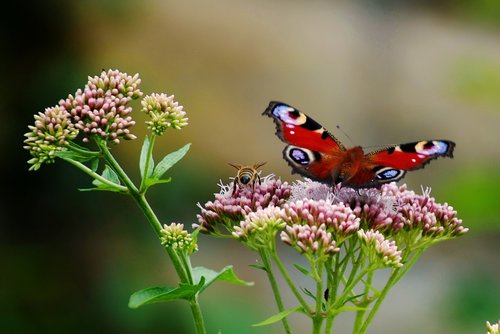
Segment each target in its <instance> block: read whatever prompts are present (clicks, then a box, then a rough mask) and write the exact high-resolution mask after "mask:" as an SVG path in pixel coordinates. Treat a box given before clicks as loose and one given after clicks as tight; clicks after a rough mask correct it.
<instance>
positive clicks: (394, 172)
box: [375, 167, 404, 181]
mask: <svg viewBox="0 0 500 334" xmlns="http://www.w3.org/2000/svg"><path fill="white" fill-rule="evenodd" d="M403 175H404V171H403V170H401V169H394V168H390V167H385V168H381V169H379V170H378V171H376V172H375V176H376V177H377V179H379V180H384V181H385V180H395V179H399V178H400V177H402V176H403Z"/></svg>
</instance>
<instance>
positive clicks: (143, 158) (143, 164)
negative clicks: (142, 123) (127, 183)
mask: <svg viewBox="0 0 500 334" xmlns="http://www.w3.org/2000/svg"><path fill="white" fill-rule="evenodd" d="M149 145H151V143H150V141H149V138H148V136H146V137H144V143H143V144H142V148H141V155H140V158H139V170H140V172H141V176H142V177H144V178H148V177H150V176H151V173H152V172H153V169H154V167H155V162H154V160H153V156H152V155H151V156H150V157H149V165H148V172H147V174H145V173H144V169H145V168H146V161H147V158H148V151H149Z"/></svg>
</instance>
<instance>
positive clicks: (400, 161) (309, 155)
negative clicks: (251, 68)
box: [263, 101, 455, 188]
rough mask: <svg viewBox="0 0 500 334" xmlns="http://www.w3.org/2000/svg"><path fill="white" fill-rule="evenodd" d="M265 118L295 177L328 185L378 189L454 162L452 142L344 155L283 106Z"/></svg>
mask: <svg viewBox="0 0 500 334" xmlns="http://www.w3.org/2000/svg"><path fill="white" fill-rule="evenodd" d="M263 115H267V116H269V117H271V118H272V119H273V120H274V122H275V124H276V135H277V136H278V137H279V138H280V139H281V140H282V141H284V142H285V143H287V144H288V145H287V146H286V147H285V149H284V150H283V157H284V158H285V160H286V161H287V162H288V164H289V165H290V167H292V173H299V174H301V175H303V176H306V177H308V178H311V179H313V180H316V181H320V182H324V183H329V184H336V183H340V182H341V183H342V184H343V185H345V186H349V187H353V188H370V187H379V186H380V185H382V184H383V183H387V182H392V181H397V180H400V179H401V178H403V176H404V175H405V174H406V171H409V170H415V169H420V168H423V167H424V166H425V165H426V164H427V163H429V162H430V161H431V160H433V159H436V158H438V157H441V156H442V157H450V158H453V149H454V148H455V143H454V142H452V141H449V140H422V141H418V142H413V143H407V144H401V145H396V146H389V147H385V148H383V149H381V150H377V151H374V152H370V153H367V154H365V153H364V151H363V149H362V148H361V146H356V147H352V148H348V149H346V148H345V147H344V145H342V143H341V142H340V141H339V140H338V139H337V138H335V137H334V136H333V135H332V134H331V133H330V132H328V131H327V130H325V129H324V128H323V127H322V126H321V125H320V124H319V123H317V122H316V121H315V120H313V119H312V118H310V117H309V116H307V115H306V114H304V113H302V112H300V111H299V110H297V109H295V108H294V107H292V106H289V105H287V104H285V103H282V102H277V101H271V102H270V103H269V106H268V107H267V109H266V110H265V111H264V113H263Z"/></svg>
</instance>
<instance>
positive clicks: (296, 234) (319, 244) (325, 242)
mask: <svg viewBox="0 0 500 334" xmlns="http://www.w3.org/2000/svg"><path fill="white" fill-rule="evenodd" d="M281 240H282V241H283V242H284V243H286V244H288V245H290V246H292V247H294V248H295V249H297V250H298V251H299V252H301V253H307V254H310V255H315V256H328V255H331V254H334V253H336V252H338V251H340V248H338V247H337V245H336V241H335V240H334V239H333V235H332V233H331V232H329V231H328V229H327V226H326V225H325V224H320V225H312V226H311V225H300V224H293V225H290V226H287V227H286V229H285V230H284V231H283V232H281Z"/></svg>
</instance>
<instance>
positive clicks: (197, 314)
mask: <svg viewBox="0 0 500 334" xmlns="http://www.w3.org/2000/svg"><path fill="white" fill-rule="evenodd" d="M96 142H97V144H98V146H99V148H100V149H101V152H102V153H103V155H104V159H105V160H106V162H107V163H108V165H109V166H110V167H111V168H112V169H113V170H114V171H115V172H116V174H117V175H118V177H119V178H120V180H122V182H123V183H124V184H125V186H126V187H127V188H128V190H129V193H130V195H131V196H132V198H133V199H134V200H135V202H136V203H137V205H138V206H139V208H140V209H141V210H142V212H143V213H144V215H145V216H146V218H147V221H148V222H149V224H150V225H151V227H152V228H153V230H154V231H155V233H156V236H157V237H158V238H160V237H161V228H162V227H161V223H160V220H159V219H158V217H156V215H155V213H154V211H153V209H152V208H151V206H150V205H149V203H148V201H147V200H146V197H145V195H144V194H140V193H139V190H138V189H137V187H136V186H135V185H134V183H133V182H132V180H131V179H130V178H129V177H128V175H127V174H126V173H125V171H124V170H123V169H122V168H121V166H120V165H119V164H118V162H117V161H116V160H115V158H114V157H113V155H112V154H111V152H110V151H109V149H108V147H107V145H106V143H105V142H102V141H96ZM165 250H166V251H167V253H168V255H169V257H170V260H171V261H172V264H173V266H174V268H175V271H176V272H177V275H178V276H179V279H180V280H181V282H183V283H189V284H192V283H193V282H192V278H191V277H192V275H191V267H190V266H183V265H182V262H181V259H180V258H179V255H178V254H177V252H175V251H174V250H173V249H172V248H169V247H165ZM190 306H191V313H192V315H193V319H194V322H195V326H196V331H197V333H198V334H206V330H205V325H204V321H203V315H202V313H201V308H200V305H199V303H198V298H197V296H195V297H193V299H191V300H190Z"/></svg>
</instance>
